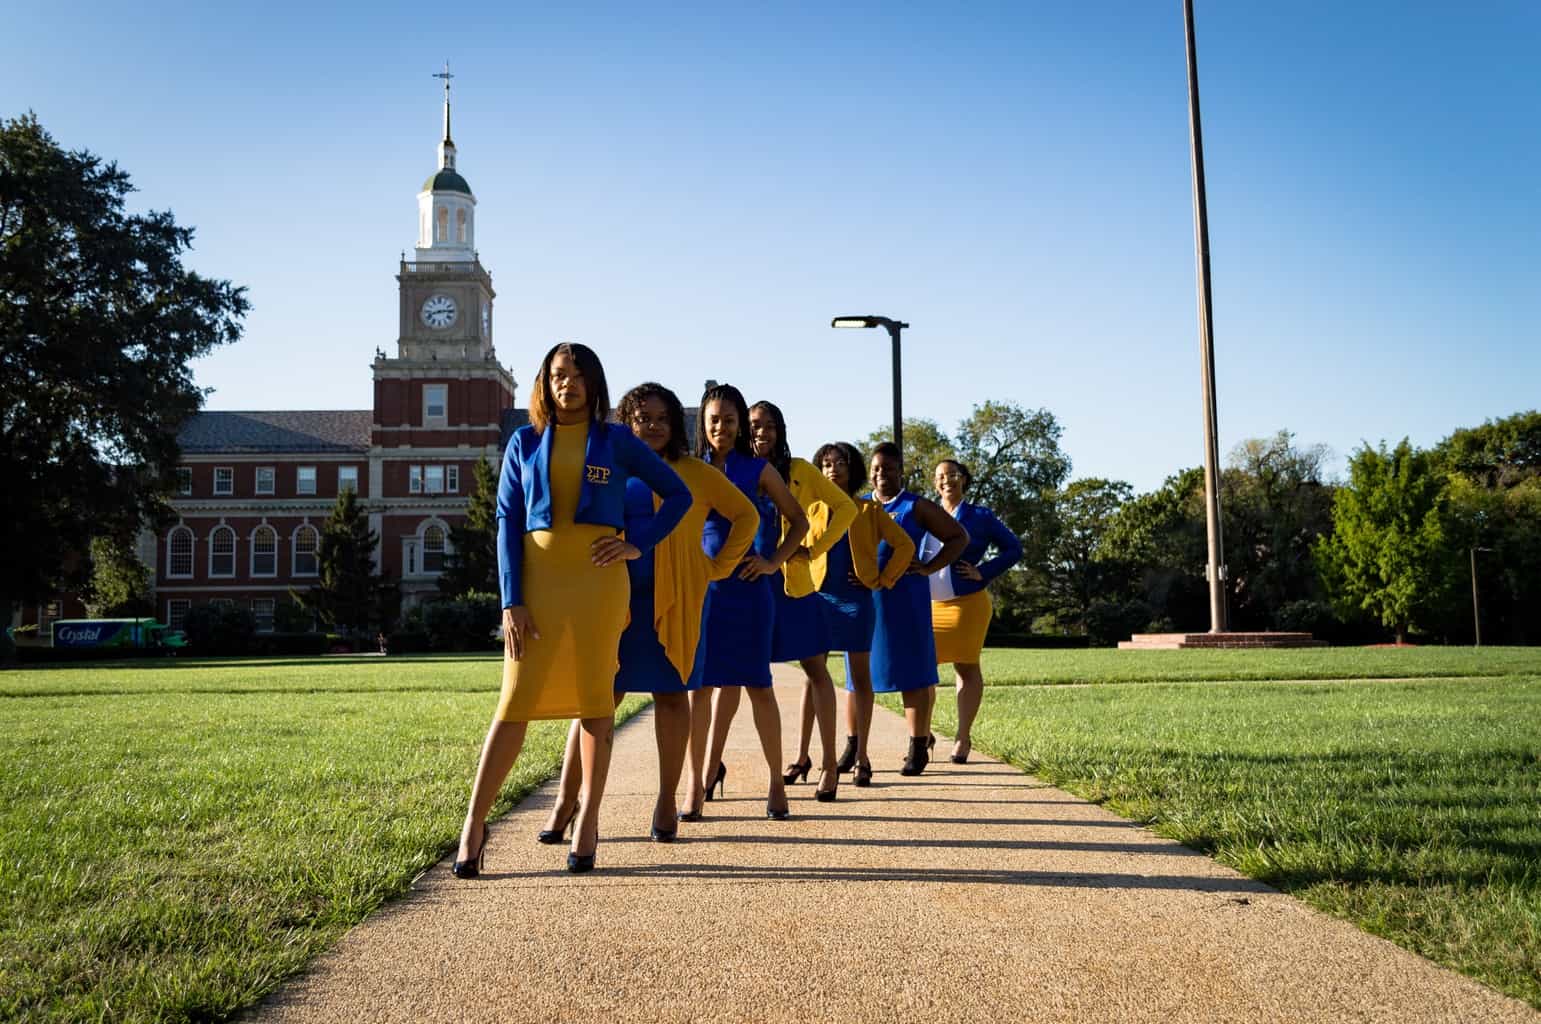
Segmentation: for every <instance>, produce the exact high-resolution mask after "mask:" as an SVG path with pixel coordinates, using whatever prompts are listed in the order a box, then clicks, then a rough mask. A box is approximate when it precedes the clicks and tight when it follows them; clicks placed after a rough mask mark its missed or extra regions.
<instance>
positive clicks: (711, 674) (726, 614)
mask: <svg viewBox="0 0 1541 1024" xmlns="http://www.w3.org/2000/svg"><path fill="white" fill-rule="evenodd" d="M696 446H697V450H698V451H699V452H700V454H701V457H702V458H704V459H706V461H707V462H709V463H710V464H711V465H712V466H713V467H715V468H716V469H718V470H720V471H721V472H722V473H724V474H725V475H726V476H727V478H728V479H729V480H731V481H732V482H733V484H734V485H735V486H736V487H738V489H739V490H741V491H743V492H744V494H745V495H746V496H748V498H749V499H750V500H751V501H753V502H754V503H755V504H756V505H757V506H758V507H759V510H760V529H759V532H758V533H757V534H756V535H755V540H754V545H753V546H752V547H751V549H750V553H749V556H748V557H747V558H745V559H744V561H743V563H742V564H741V565H740V566H739V569H738V571H737V572H736V573H734V574H733V575H732V576H730V577H728V578H727V579H725V580H718V581H717V582H716V583H713V584H712V585H711V586H710V587H709V588H707V593H706V610H705V611H704V612H703V613H702V621H701V647H702V648H703V652H702V654H701V659H700V662H699V664H698V667H697V669H696V671H697V673H699V677H700V680H701V682H702V683H703V684H704V686H706V687H707V689H704V690H701V691H699V692H697V693H694V694H691V706H692V713H693V714H695V713H697V708H700V707H702V706H703V703H704V702H705V701H707V700H710V701H711V727H710V733H709V740H708V750H707V754H706V759H705V765H704V768H705V773H704V775H703V776H702V777H703V778H705V780H706V787H705V793H704V796H705V797H706V799H708V800H709V799H711V792H712V790H713V788H714V787H715V788H719V792H720V787H722V786H723V785H724V782H725V780H726V778H727V774H728V771H727V766H725V765H724V764H723V763H722V752H723V749H724V748H725V747H726V746H727V743H728V727H729V726H730V725H731V724H732V722H733V715H734V714H735V713H736V712H737V711H738V704H739V700H740V698H741V697H742V695H743V693H744V691H746V690H747V691H748V693H749V705H750V707H751V709H752V710H753V712H754V724H755V730H756V731H757V732H758V733H759V735H760V746H761V748H762V749H763V750H764V753H765V763H766V765H767V767H768V768H769V769H770V792H769V794H768V795H767V798H766V801H765V814H766V817H769V818H775V819H778V820H784V819H785V818H786V817H787V816H788V813H789V811H788V808H787V791H786V785H785V783H783V781H782V778H781V771H780V765H781V712H780V710H779V709H778V708H777V707H776V694H775V692H774V691H773V690H772V689H771V673H770V665H771V634H772V629H773V628H774V618H775V598H774V596H773V595H772V593H771V586H772V579H773V578H774V577H775V576H777V574H778V572H779V570H780V569H781V567H782V566H783V565H784V564H785V563H786V560H787V559H788V558H790V557H792V554H793V552H795V551H796V550H797V549H798V548H799V547H801V546H802V542H803V537H804V535H805V534H807V532H808V517H807V515H806V514H804V512H803V510H802V506H800V505H799V504H798V503H797V499H796V498H794V497H793V496H792V492H791V491H789V490H788V489H787V485H786V483H785V482H784V481H783V480H782V479H781V474H779V473H777V472H776V469H775V467H773V466H771V465H770V464H769V463H768V462H766V461H765V460H764V459H757V458H755V457H754V455H753V454H752V452H751V449H750V443H749V406H748V404H747V403H746V402H745V401H744V396H743V394H742V393H741V392H740V391H739V390H738V388H736V387H733V386H732V385H731V384H718V385H715V386H713V387H711V388H709V389H708V390H707V392H706V394H704V395H702V396H701V410H700V414H699V417H698V419H697V425H696ZM783 519H785V520H786V523H787V525H786V528H785V530H783V528H782V522H781V521H782V520H783ZM726 536H727V521H726V520H724V519H723V518H722V517H721V516H718V515H715V514H714V515H711V516H708V517H707V520H706V529H705V531H704V532H703V534H702V541H701V542H702V545H703V546H704V547H705V549H706V553H707V554H708V555H711V556H715V555H716V554H717V552H718V551H720V550H721V548H722V545H723V542H724V539H725V538H726ZM928 610H929V605H928ZM927 628H928V629H929V628H930V627H929V625H928V626H927ZM935 671H936V667H935V666H934V665H933V666H932V672H933V674H934V673H935ZM709 694H710V695H711V696H710V697H708V695H709ZM699 814H700V809H699V805H696V806H695V808H694V809H693V812H687V813H686V814H684V815H682V816H681V817H682V818H683V819H684V820H687V821H689V820H693V818H694V817H699Z"/></svg>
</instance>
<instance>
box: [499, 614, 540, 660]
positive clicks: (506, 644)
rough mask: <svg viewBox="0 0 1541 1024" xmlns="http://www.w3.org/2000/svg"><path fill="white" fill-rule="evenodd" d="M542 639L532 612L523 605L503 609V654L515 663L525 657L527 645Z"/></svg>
mask: <svg viewBox="0 0 1541 1024" xmlns="http://www.w3.org/2000/svg"><path fill="white" fill-rule="evenodd" d="M532 639H533V640H539V639H540V630H538V629H536V628H535V620H534V619H533V618H531V616H530V610H529V609H528V608H526V607H525V606H524V605H522V604H518V605H514V606H513V607H512V608H504V609H503V653H504V654H505V655H507V656H508V657H510V658H512V659H513V660H514V661H518V660H519V659H520V658H522V657H524V647H525V644H526V643H527V642H528V641H530V640H532Z"/></svg>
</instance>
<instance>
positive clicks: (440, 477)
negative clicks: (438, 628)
mask: <svg viewBox="0 0 1541 1024" xmlns="http://www.w3.org/2000/svg"><path fill="white" fill-rule="evenodd" d="M423 493H424V494H443V493H444V467H443V466H433V465H429V466H424V467H423Z"/></svg>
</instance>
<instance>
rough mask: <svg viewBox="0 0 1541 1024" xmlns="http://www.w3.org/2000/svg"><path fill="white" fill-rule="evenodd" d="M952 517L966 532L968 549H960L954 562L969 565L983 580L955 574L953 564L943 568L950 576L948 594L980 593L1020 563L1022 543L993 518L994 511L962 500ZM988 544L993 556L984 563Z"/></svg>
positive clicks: (955, 570)
mask: <svg viewBox="0 0 1541 1024" xmlns="http://www.w3.org/2000/svg"><path fill="white" fill-rule="evenodd" d="M955 518H956V519H957V520H958V523H959V524H960V525H962V527H963V528H964V529H965V530H967V531H968V547H966V548H964V549H963V554H961V555H959V556H958V561H959V562H969V563H972V564H973V566H974V568H976V569H978V570H979V575H981V576H983V577H984V579H982V580H971V579H969V578H967V577H966V576H964V575H963V574H962V573H960V572H958V570H957V563H956V562H954V563H953V564H952V565H949V566H948V567H947V571H948V573H950V574H951V576H952V592H953V593H954V594H957V595H958V596H959V597H967V596H968V595H969V594H972V593H975V592H977V591H980V590H983V589H984V588H985V587H986V586H988V585H989V583H990V581H991V580H993V579H995V577H997V576H999V575H1000V574H1001V573H1003V572H1005V571H1006V570H1007V569H1010V568H1011V567H1012V566H1013V565H1016V564H1017V563H1018V562H1020V561H1021V560H1022V542H1021V541H1020V540H1018V539H1017V535H1016V534H1014V533H1012V532H1011V530H1010V529H1009V528H1008V527H1007V526H1006V524H1005V523H1003V522H1001V521H1000V520H999V519H997V518H995V513H994V512H991V511H990V510H989V509H987V508H984V507H983V506H980V505H971V504H969V503H968V502H966V501H965V502H963V503H962V504H960V505H959V506H958V514H957V516H956V517H955ZM991 544H994V545H995V549H996V552H997V554H996V556H995V557H994V558H992V559H989V560H988V561H983V562H982V561H980V559H982V558H984V556H985V551H987V550H988V549H989V547H990V545H991Z"/></svg>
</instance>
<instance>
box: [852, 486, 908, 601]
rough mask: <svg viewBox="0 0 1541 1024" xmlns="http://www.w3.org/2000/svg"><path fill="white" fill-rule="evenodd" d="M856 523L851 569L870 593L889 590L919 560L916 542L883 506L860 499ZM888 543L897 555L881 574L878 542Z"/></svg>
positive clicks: (853, 529)
mask: <svg viewBox="0 0 1541 1024" xmlns="http://www.w3.org/2000/svg"><path fill="white" fill-rule="evenodd" d="M856 509H857V512H856V521H855V522H853V523H852V524H851V530H850V538H851V569H852V571H854V572H855V573H856V578H857V579H859V580H861V583H862V586H864V587H866V588H867V589H868V590H887V589H888V588H889V587H891V586H893V585H894V584H895V583H898V582H899V579H900V578H901V577H902V576H903V575H904V574H905V573H906V572H907V571H908V570H909V568H910V563H911V562H913V561H914V560H915V542H914V541H913V540H911V539H910V535H909V534H907V533H905V532H904V527H902V526H900V525H899V524H898V523H896V522H894V519H893V516H890V515H889V514H888V513H887V512H885V511H883V503H882V502H880V501H873V500H872V499H871V498H857V499H856ZM879 540H886V541H888V544H889V546H890V547H892V548H893V549H894V556H893V557H892V558H890V559H889V560H888V565H887V566H886V567H884V569H883V570H882V572H881V573H880V572H879V571H878V541H879Z"/></svg>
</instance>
